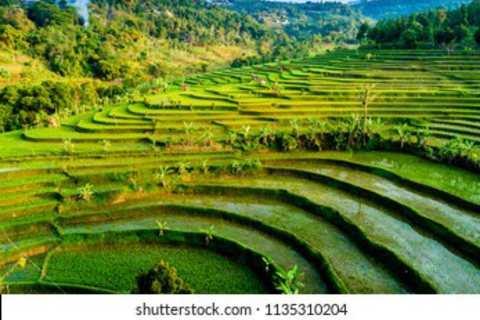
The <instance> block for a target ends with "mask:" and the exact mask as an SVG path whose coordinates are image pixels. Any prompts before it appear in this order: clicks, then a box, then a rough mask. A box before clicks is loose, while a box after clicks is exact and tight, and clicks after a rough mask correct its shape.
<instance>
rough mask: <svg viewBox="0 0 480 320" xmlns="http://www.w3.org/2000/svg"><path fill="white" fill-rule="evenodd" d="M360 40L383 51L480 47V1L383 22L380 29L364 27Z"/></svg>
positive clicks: (378, 25) (379, 24) (361, 28)
mask: <svg viewBox="0 0 480 320" xmlns="http://www.w3.org/2000/svg"><path fill="white" fill-rule="evenodd" d="M358 39H359V40H360V41H362V42H364V43H372V42H373V43H374V44H376V45H377V46H379V47H383V48H388V47H397V48H398V47H404V48H418V47H435V46H436V47H438V46H444V47H447V48H448V49H449V50H453V49H454V48H455V46H458V45H463V46H464V47H471V46H473V45H475V42H476V43H478V44H480V1H478V0H477V1H474V2H472V3H471V4H470V5H462V6H460V8H458V9H454V10H445V9H432V10H429V11H428V12H423V13H414V14H412V15H410V16H408V17H402V18H397V19H383V20H381V21H379V22H378V23H377V24H376V25H374V26H372V25H370V24H369V23H364V24H362V26H361V27H360V30H359V32H358Z"/></svg>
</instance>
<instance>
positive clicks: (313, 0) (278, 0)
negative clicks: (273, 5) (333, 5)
mask: <svg viewBox="0 0 480 320" xmlns="http://www.w3.org/2000/svg"><path fill="white" fill-rule="evenodd" d="M268 1H277V2H297V3H300V2H308V1H311V2H320V1H323V2H343V3H348V2H352V1H355V0H268Z"/></svg>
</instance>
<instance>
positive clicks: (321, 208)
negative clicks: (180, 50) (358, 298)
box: [0, 49, 480, 294]
mask: <svg viewBox="0 0 480 320" xmlns="http://www.w3.org/2000/svg"><path fill="white" fill-rule="evenodd" d="M479 83H480V51H475V50H474V51H465V52H464V51H462V50H460V49H457V50H456V51H455V52H454V53H453V54H450V55H448V54H447V53H446V52H445V51H443V50H416V51H408V50H382V51H380V50H376V51H362V50H360V51H353V50H351V51H347V50H338V51H332V52H329V53H327V54H324V55H319V56H315V57H309V58H304V59H298V60H292V61H282V62H275V63H268V64H264V65H256V66H252V67H242V68H236V69H229V70H224V71H217V72H214V73H210V74H202V75H198V76H195V77H191V78H188V79H186V80H185V81H182V82H176V83H173V84H171V86H170V87H169V88H168V89H167V90H164V89H161V88H157V89H154V90H153V91H152V92H149V93H148V94H147V95H145V96H142V97H137V98H134V99H132V100H131V101H129V102H124V103H121V104H112V105H109V106H106V107H103V108H102V109H98V110H95V109H92V110H90V111H88V112H86V113H83V114H77V115H73V116H71V117H68V118H64V119H58V120H59V121H58V122H54V123H58V124H59V125H58V126H51V127H30V128H25V129H24V130H22V131H15V132H8V133H3V134H0V227H1V228H0V229H1V230H0V242H1V249H2V250H1V251H0V271H1V274H2V275H3V274H7V273H8V276H7V277H6V278H5V280H4V281H3V283H2V286H3V289H4V290H9V291H8V292H11V293H53V292H64V293H129V292H131V290H132V288H133V287H134V285H135V279H136V277H137V276H138V275H139V274H140V273H142V272H146V271H148V270H149V269H150V268H152V267H153V266H154V265H155V264H156V263H158V262H159V261H160V260H165V261H167V262H169V263H170V264H171V265H173V266H174V267H175V268H177V270H178V274H179V276H180V277H181V278H182V279H184V280H185V281H186V282H188V283H190V284H191V285H192V287H193V289H194V290H195V292H196V293H210V294H211V293H253V294H259V293H285V289H284V288H283V289H282V287H281V286H280V285H279V284H281V281H282V280H281V277H280V276H279V275H281V274H283V273H285V272H288V271H289V270H292V269H293V268H295V266H296V267H297V268H298V273H299V276H300V275H301V277H300V278H301V284H302V285H301V286H300V288H296V289H299V291H300V293H306V294H308V293H354V294H356V293H359V294H360V293H362V294H365V293H367V294H368V293H465V294H470V293H477V294H478V293H480V260H479V256H480V174H479V172H480V166H479V162H478V157H479V156H480V151H479V145H480V85H479ZM22 257H24V258H26V259H27V260H26V265H25V267H24V268H20V267H19V265H18V263H19V261H22V260H21V258H22ZM225 275H228V276H225ZM293 291H294V290H293Z"/></svg>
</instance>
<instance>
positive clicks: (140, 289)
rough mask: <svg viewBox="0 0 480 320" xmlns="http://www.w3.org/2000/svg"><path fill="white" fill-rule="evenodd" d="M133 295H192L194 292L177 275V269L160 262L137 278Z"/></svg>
mask: <svg viewBox="0 0 480 320" xmlns="http://www.w3.org/2000/svg"><path fill="white" fill-rule="evenodd" d="M133 293H138V294H192V293H193V290H192V288H191V287H190V285H189V284H188V283H185V282H184V281H183V280H182V279H180V278H179V277H178V275H177V269H175V268H174V267H172V266H170V264H169V263H168V262H165V261H163V260H162V261H160V262H159V263H158V264H157V265H155V266H154V267H153V268H152V269H151V270H150V271H148V272H147V273H146V274H143V275H140V276H138V277H137V285H136V286H135V288H134V289H133Z"/></svg>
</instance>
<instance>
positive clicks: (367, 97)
mask: <svg viewBox="0 0 480 320" xmlns="http://www.w3.org/2000/svg"><path fill="white" fill-rule="evenodd" d="M375 87H376V84H367V85H365V86H364V87H363V88H362V91H360V92H359V94H358V99H359V100H360V101H361V102H362V106H363V110H364V118H363V146H366V145H367V120H368V105H369V103H371V102H373V101H374V100H375V99H376V98H377V95H372V91H373V89H374V88H375Z"/></svg>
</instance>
